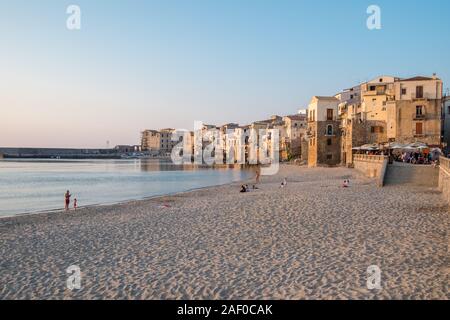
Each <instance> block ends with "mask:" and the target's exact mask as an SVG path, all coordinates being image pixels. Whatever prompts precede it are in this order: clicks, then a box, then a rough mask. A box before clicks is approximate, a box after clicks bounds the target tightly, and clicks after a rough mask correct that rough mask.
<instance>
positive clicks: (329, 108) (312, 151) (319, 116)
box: [307, 96, 341, 167]
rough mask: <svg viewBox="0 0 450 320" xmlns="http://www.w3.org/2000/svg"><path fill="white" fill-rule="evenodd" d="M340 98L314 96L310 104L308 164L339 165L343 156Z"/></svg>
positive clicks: (312, 165)
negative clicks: (339, 114)
mask: <svg viewBox="0 0 450 320" xmlns="http://www.w3.org/2000/svg"><path fill="white" fill-rule="evenodd" d="M338 105H339V100H338V99H337V98H336V97H320V96H314V97H313V98H312V100H311V102H310V104H309V106H308V130H307V138H308V141H309V143H308V166H309V167H316V166H320V165H329V166H331V165H338V164H339V163H340V158H341V135H340V129H339V125H340V121H339V119H338Z"/></svg>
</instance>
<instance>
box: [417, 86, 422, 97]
mask: <svg viewBox="0 0 450 320" xmlns="http://www.w3.org/2000/svg"><path fill="white" fill-rule="evenodd" d="M416 98H417V99H422V98H423V86H417V87H416Z"/></svg>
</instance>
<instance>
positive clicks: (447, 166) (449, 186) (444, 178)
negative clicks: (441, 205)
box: [439, 157, 450, 204]
mask: <svg viewBox="0 0 450 320" xmlns="http://www.w3.org/2000/svg"><path fill="white" fill-rule="evenodd" d="M439 162H440V165H439V189H440V190H441V191H442V195H443V196H444V199H445V200H446V201H447V203H449V204H450V159H447V158H444V157H441V158H440V159H439Z"/></svg>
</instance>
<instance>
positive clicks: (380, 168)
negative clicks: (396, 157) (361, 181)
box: [353, 154, 389, 187]
mask: <svg viewBox="0 0 450 320" xmlns="http://www.w3.org/2000/svg"><path fill="white" fill-rule="evenodd" d="M388 162H389V158H388V157H387V156H372V155H365V154H355V155H354V156H353V166H354V168H355V169H356V170H358V171H359V172H361V173H362V174H364V175H365V176H366V177H369V178H376V179H377V182H378V186H380V187H382V186H383V185H384V176H385V174H386V169H387V165H388Z"/></svg>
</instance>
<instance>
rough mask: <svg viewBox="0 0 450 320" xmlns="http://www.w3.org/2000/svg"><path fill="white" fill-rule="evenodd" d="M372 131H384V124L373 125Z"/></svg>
mask: <svg viewBox="0 0 450 320" xmlns="http://www.w3.org/2000/svg"><path fill="white" fill-rule="evenodd" d="M370 132H371V133H383V132H384V128H383V127H382V126H373V127H370Z"/></svg>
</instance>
